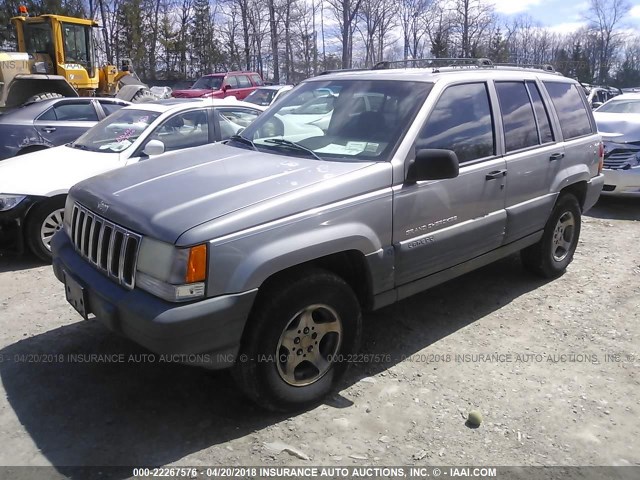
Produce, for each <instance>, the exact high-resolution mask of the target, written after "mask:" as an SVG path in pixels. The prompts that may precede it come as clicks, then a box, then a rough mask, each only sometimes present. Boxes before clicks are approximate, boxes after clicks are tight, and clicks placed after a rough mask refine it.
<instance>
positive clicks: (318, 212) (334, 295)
mask: <svg viewBox="0 0 640 480" xmlns="http://www.w3.org/2000/svg"><path fill="white" fill-rule="evenodd" d="M390 66H391V65H388V64H387V65H383V66H382V67H383V68H376V69H372V70H360V71H344V72H336V73H330V74H327V75H320V76H318V77H315V78H311V79H309V80H306V81H305V82H303V83H302V84H300V85H299V86H297V87H296V88H295V89H294V90H292V91H291V93H289V94H288V95H287V96H285V97H283V98H281V99H279V100H278V101H276V103H275V104H274V105H273V106H272V107H271V108H270V109H269V110H267V111H266V112H265V113H264V114H263V115H262V116H260V117H259V118H258V119H257V120H255V121H254V122H253V123H252V124H251V125H250V126H249V127H247V128H246V129H245V130H244V131H243V132H242V133H241V136H236V137H232V139H231V140H230V141H229V142H228V144H226V145H210V146H203V147H196V148H194V149H191V150H189V152H188V153H182V152H177V153H175V154H170V155H166V156H164V157H162V158H158V159H153V158H151V159H149V160H146V161H145V162H141V163H139V164H137V165H133V166H130V167H126V168H124V169H121V170H117V171H114V172H110V173H108V174H105V175H101V176H98V177H94V178H92V179H89V180H86V181H84V182H82V183H80V184H78V185H76V186H75V187H74V188H73V189H72V190H71V191H70V194H69V196H68V200H67V204H66V210H65V217H64V230H63V231H61V232H59V233H58V234H57V235H56V236H55V237H54V239H53V242H52V249H53V255H54V262H53V263H54V269H55V274H56V276H57V277H58V279H59V280H60V281H62V282H64V284H65V288H66V295H67V299H68V300H69V302H70V303H71V304H72V305H73V306H74V307H75V308H76V309H77V311H78V312H79V313H80V314H81V315H82V316H83V317H85V318H87V316H88V315H89V314H91V313H92V314H94V315H95V316H96V317H97V318H98V319H99V320H100V321H101V322H102V323H104V324H105V325H106V326H107V327H109V328H110V329H112V330H114V331H116V332H118V333H120V334H122V335H124V336H126V337H128V338H130V339H132V340H133V341H135V342H137V343H139V344H141V345H143V346H145V347H147V348H148V349H150V350H152V351H154V352H157V353H160V354H172V356H171V357H169V358H172V359H178V360H180V361H184V362H186V363H191V364H197V365H203V366H207V367H209V368H223V367H232V368H233V372H234V374H235V377H236V378H237V381H238V383H239V385H240V387H241V388H242V389H243V390H244V391H245V392H246V393H247V394H248V395H249V396H250V397H251V398H253V399H254V400H255V401H257V402H259V403H260V404H261V405H263V406H265V407H267V408H271V409H295V408H301V407H304V406H306V405H309V404H313V403H314V402H317V401H318V400H319V399H320V398H322V397H323V396H324V395H325V394H326V393H327V392H329V391H330V390H331V389H332V387H333V386H334V385H335V384H336V382H337V380H338V379H339V378H340V376H341V375H342V374H343V373H344V371H345V368H346V367H347V364H348V363H349V359H350V357H351V356H352V354H354V352H356V351H357V349H358V344H359V339H360V334H361V331H362V327H363V326H362V315H361V312H362V311H367V310H375V309H378V308H381V307H383V306H385V305H389V304H391V303H394V302H396V301H398V300H401V299H403V298H406V297H408V296H410V295H413V294H415V293H417V292H420V291H422V290H424V289H427V288H429V287H432V286H434V285H436V284H439V283H441V282H444V281H447V280H449V279H451V278H453V277H455V276H458V275H462V274H464V273H466V272H469V271H470V270H473V269H475V268H478V267H480V266H483V265H486V264H488V263H490V262H493V261H494V260H496V259H499V258H501V257H504V256H506V255H511V254H513V253H514V252H518V251H520V252H521V256H522V261H523V264H524V265H525V267H527V268H528V269H530V270H532V271H534V272H536V273H538V274H540V275H542V276H545V277H556V276H559V275H560V274H562V273H563V272H564V270H565V269H566V268H567V265H569V263H570V262H571V261H572V259H573V255H574V251H575V249H576V245H577V244H578V236H579V234H580V217H581V214H582V213H583V212H584V211H586V210H587V209H589V208H590V207H591V206H592V205H593V204H594V203H595V202H596V200H597V198H598V196H599V195H600V191H601V189H602V185H603V176H602V175H601V169H602V160H603V150H602V145H601V141H600V137H599V136H598V135H597V133H596V127H595V123H594V120H593V116H592V114H591V109H590V108H589V107H588V105H587V102H586V98H585V95H584V92H583V89H582V87H581V86H580V84H578V83H577V82H575V81H574V80H571V79H569V78H565V77H563V76H561V75H559V74H555V73H552V72H549V71H546V70H542V69H540V70H536V69H521V68H513V67H512V68H507V67H496V66H494V65H492V64H490V63H489V62H486V61H485V62H479V63H478V64H477V65H476V64H473V65H467V66H452V67H437V66H432V67H427V68H401V69H398V68H388V67H390ZM384 67H387V68H384ZM302 96H304V97H310V98H313V99H315V100H314V103H313V105H312V106H307V107H306V108H305V109H303V110H300V108H299V107H298V105H300V102H299V101H298V99H299V98H300V97H302Z"/></svg>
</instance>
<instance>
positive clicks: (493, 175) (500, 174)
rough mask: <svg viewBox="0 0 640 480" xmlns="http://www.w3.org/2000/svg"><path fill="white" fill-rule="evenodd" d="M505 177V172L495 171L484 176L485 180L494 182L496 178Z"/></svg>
mask: <svg viewBox="0 0 640 480" xmlns="http://www.w3.org/2000/svg"><path fill="white" fill-rule="evenodd" d="M506 176H507V171H506V170H496V171H495V172H489V173H487V174H486V175H485V177H484V178H485V180H495V179H496V178H502V177H506Z"/></svg>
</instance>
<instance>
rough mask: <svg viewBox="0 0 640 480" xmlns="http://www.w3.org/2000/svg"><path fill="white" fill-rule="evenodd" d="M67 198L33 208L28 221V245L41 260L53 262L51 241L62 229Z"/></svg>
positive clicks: (58, 198) (53, 199) (53, 200)
mask: <svg viewBox="0 0 640 480" xmlns="http://www.w3.org/2000/svg"><path fill="white" fill-rule="evenodd" d="M64 203H65V197H57V198H52V199H49V200H47V201H45V202H42V203H41V204H39V205H36V206H34V207H33V211H32V212H31V213H30V215H29V218H28V220H27V244H28V245H29V249H30V250H31V251H32V252H33V253H34V254H35V255H36V256H37V257H39V258H40V259H41V260H43V261H45V262H51V239H52V238H53V235H55V233H56V232H57V231H58V230H61V229H62V222H63V220H64Z"/></svg>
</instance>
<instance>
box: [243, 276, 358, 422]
mask: <svg viewBox="0 0 640 480" xmlns="http://www.w3.org/2000/svg"><path fill="white" fill-rule="evenodd" d="M262 293H263V295H261V298H260V299H259V300H258V302H257V303H256V305H255V307H254V309H253V313H252V315H251V318H250V319H249V322H248V323H247V326H246V328H245V334H244V337H243V345H242V348H241V351H240V357H239V359H238V361H237V362H236V365H235V367H234V376H235V378H236V381H237V382H238V385H239V386H240V388H241V389H242V390H243V391H244V392H245V394H247V395H248V396H249V397H250V398H251V399H253V400H254V401H255V402H256V403H257V404H259V405H261V406H263V407H265V408H267V409H269V410H276V411H286V410H297V409H300V408H304V407H307V406H309V405H313V404H315V403H317V402H318V401H319V400H321V399H322V398H323V397H324V396H325V395H326V394H327V393H329V392H330V391H331V390H332V388H333V387H334V386H335V385H336V383H337V381H338V380H339V379H340V377H341V376H342V375H343V374H344V372H345V370H346V368H347V366H348V359H349V358H348V357H349V355H351V354H353V353H355V352H356V351H357V349H358V346H359V339H360V331H361V323H362V320H361V313H360V305H359V303H358V300H357V298H356V296H355V294H354V293H353V291H352V290H351V288H350V287H349V285H347V283H346V282H345V281H344V280H342V279H341V278H340V277H338V276H336V275H334V274H333V273H331V272H328V271H325V270H319V269H317V270H316V269H314V270H312V271H309V270H307V271H304V272H298V273H297V274H296V275H293V276H289V277H288V278H286V279H283V280H282V281H279V282H277V284H275V283H274V284H272V286H271V288H267V291H265V292H262Z"/></svg>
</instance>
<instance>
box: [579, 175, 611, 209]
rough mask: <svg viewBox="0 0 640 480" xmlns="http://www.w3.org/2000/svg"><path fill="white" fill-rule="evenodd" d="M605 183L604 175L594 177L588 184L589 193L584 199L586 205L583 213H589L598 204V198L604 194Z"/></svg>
mask: <svg viewBox="0 0 640 480" xmlns="http://www.w3.org/2000/svg"><path fill="white" fill-rule="evenodd" d="M604 183H605V182H604V175H603V174H600V175H598V176H597V177H593V178H591V180H589V181H588V182H587V193H586V195H585V198H584V205H583V206H582V212H583V213H584V212H586V211H588V210H589V209H590V208H591V207H593V206H594V205H595V204H596V202H597V201H598V198H599V197H600V193H601V192H602V187H603V186H604Z"/></svg>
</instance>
